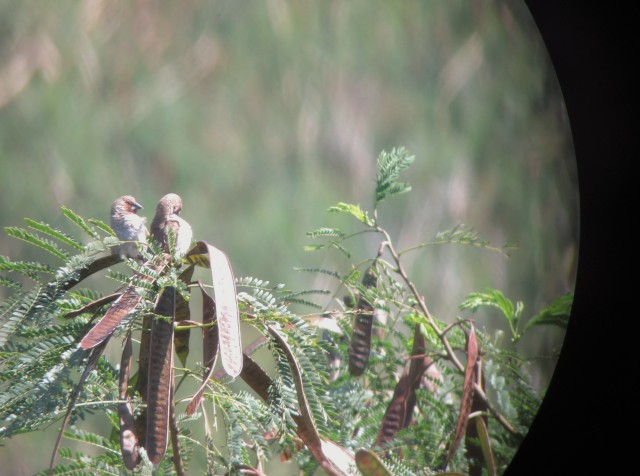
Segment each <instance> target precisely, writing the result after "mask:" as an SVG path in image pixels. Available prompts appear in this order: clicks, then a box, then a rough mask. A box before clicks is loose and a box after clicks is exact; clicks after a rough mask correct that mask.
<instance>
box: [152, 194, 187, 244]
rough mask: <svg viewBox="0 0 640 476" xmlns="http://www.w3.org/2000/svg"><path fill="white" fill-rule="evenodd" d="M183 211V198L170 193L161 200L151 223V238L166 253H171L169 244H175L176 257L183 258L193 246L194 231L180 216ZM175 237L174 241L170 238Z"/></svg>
mask: <svg viewBox="0 0 640 476" xmlns="http://www.w3.org/2000/svg"><path fill="white" fill-rule="evenodd" d="M181 211H182V198H180V195H177V194H175V193H168V194H166V195H165V196H164V197H162V198H161V199H160V201H159V202H158V205H157V207H156V214H155V216H154V217H153V221H152V222H151V236H152V237H153V239H154V240H155V241H156V242H157V243H158V244H159V245H160V246H161V248H162V250H163V251H164V252H166V253H171V250H170V249H169V243H171V242H172V240H173V243H174V250H173V251H174V253H175V255H176V256H178V257H181V256H183V255H184V254H185V253H186V252H187V251H188V250H189V247H190V246H191V239H192V238H193V231H192V229H191V225H189V223H188V222H187V221H186V220H184V219H182V218H181V217H179V216H178V214H179V213H180V212H181ZM171 236H173V239H171V238H170V237H171Z"/></svg>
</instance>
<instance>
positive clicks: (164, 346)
mask: <svg viewBox="0 0 640 476" xmlns="http://www.w3.org/2000/svg"><path fill="white" fill-rule="evenodd" d="M175 296H176V290H175V289H174V288H172V287H166V288H164V289H163V290H162V293H161V294H160V297H159V298H158V301H157V303H156V307H155V313H156V314H157V315H158V316H163V317H154V318H153V322H152V324H151V339H150V341H149V376H148V379H149V380H148V383H147V432H146V447H145V449H146V450H147V455H148V456H149V461H151V462H152V463H153V464H154V465H156V466H157V465H158V464H159V463H160V461H161V460H162V458H163V457H164V455H165V453H166V451H167V444H168V442H169V438H168V435H169V416H170V411H171V403H172V393H173V321H174V315H175V307H176V297H175Z"/></svg>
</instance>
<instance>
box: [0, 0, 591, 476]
mask: <svg viewBox="0 0 640 476" xmlns="http://www.w3.org/2000/svg"><path fill="white" fill-rule="evenodd" d="M396 146H405V147H406V148H407V149H409V151H410V152H411V153H412V154H414V155H415V156H416V162H415V164H414V165H413V166H412V167H411V168H410V169H409V171H408V172H407V173H406V174H405V175H404V177H402V179H403V180H405V181H408V182H409V183H410V184H411V185H412V186H413V191H412V192H411V193H410V194H408V195H403V196H400V197H398V198H396V199H393V200H392V201H390V202H389V203H385V204H383V206H382V209H381V222H382V224H383V225H384V226H386V228H387V229H389V230H390V231H391V233H392V236H393V237H395V239H396V242H397V244H398V247H399V248H402V247H405V246H410V245H412V244H415V243H420V242H424V241H428V240H430V239H432V238H433V237H434V235H435V233H436V232H437V231H440V230H444V229H447V228H451V227H453V226H454V225H456V224H457V223H460V222H464V223H465V224H467V225H469V226H472V227H473V228H475V229H476V230H477V231H478V232H479V233H480V235H481V237H483V238H486V239H488V240H490V241H491V242H492V243H493V244H496V245H503V244H505V243H507V242H508V243H514V244H516V245H517V247H518V249H517V250H516V251H515V252H514V253H513V254H512V257H511V258H510V259H505V258H504V257H502V256H501V255H498V254H494V253H489V252H486V251H482V250H479V249H476V248H473V249H471V248H469V249H467V248H464V247H459V246H449V247H440V248H433V249H428V250H423V251H417V252H414V253H410V254H408V255H406V260H407V262H406V264H407V268H408V271H409V273H410V274H411V275H412V277H413V278H414V280H415V281H416V283H417V284H418V285H419V287H420V289H421V290H422V291H423V293H424V294H425V296H426V299H427V302H428V304H429V306H430V308H431V310H432V311H433V312H434V314H435V315H436V316H437V317H439V318H441V319H445V320H448V319H452V318H453V317H454V316H455V315H456V314H458V313H459V311H458V310H457V305H458V304H459V303H460V302H461V300H462V299H463V298H464V297H465V296H466V295H467V294H468V293H470V292H472V291H477V290H483V289H484V288H486V287H489V286H491V287H496V288H499V289H501V290H502V291H503V292H504V293H505V294H506V295H507V296H508V297H510V298H511V299H513V300H522V301H524V303H525V305H526V308H525V316H531V315H533V313H535V312H536V311H537V310H539V308H540V307H541V306H544V305H548V304H549V303H550V302H551V300H552V299H553V298H555V297H557V296H558V295H560V294H562V293H565V292H568V291H572V290H573V287H574V280H575V268H576V256H577V247H578V226H579V220H578V211H579V210H578V187H577V178H576V164H575V158H574V152H573V145H572V141H571V135H570V127H569V123H568V119H567V115H566V111H565V108H564V104H563V100H562V95H561V91H560V88H559V86H558V83H557V80H556V77H555V74H554V71H553V68H552V66H551V64H550V61H549V58H548V56H547V53H546V50H545V47H544V44H543V42H542V40H541V38H540V36H539V34H538V32H537V29H536V26H535V23H534V22H533V19H532V18H531V16H530V14H529V12H528V10H527V8H526V5H525V4H524V3H523V2H513V1H497V0H494V1H488V0H487V1H481V0H476V1H468V0H449V1H446V2H445V1H440V2H435V1H429V2H427V1H417V0H416V1H403V2H389V1H386V0H352V1H349V2H345V1H339V0H335V1H322V2H311V1H293V0H291V1H290V0H268V1H257V0H240V1H237V0H236V1H232V0H226V1H224V0H223V1H209V2H204V1H188V2H167V1H151V0H144V1H131V2H126V1H106V0H84V1H58V2H40V1H22V2H14V1H10V0H1V1H0V205H1V206H0V225H1V226H3V227H4V226H21V225H22V219H23V218H24V217H30V218H34V219H36V220H43V221H45V222H47V223H50V224H52V225H55V226H57V227H60V228H62V229H64V230H67V231H70V232H74V233H75V232H76V230H75V229H73V228H72V227H71V226H70V225H69V224H68V222H67V221H66V219H64V217H63V216H62V214H61V212H60V206H61V205H65V206H67V207H69V208H71V209H72V210H74V211H75V212H77V213H79V214H81V215H82V216H84V217H95V218H99V219H102V220H104V221H105V222H107V221H108V218H109V217H108V213H109V208H110V206H111V203H112V201H113V200H114V199H115V198H116V197H117V196H119V195H122V194H125V193H127V194H132V195H134V196H135V197H136V198H137V199H138V201H140V202H141V203H142V204H143V205H144V206H145V209H144V210H143V211H142V213H141V214H143V215H146V216H148V217H149V220H150V219H151V217H152V215H153V211H154V208H155V204H156V202H157V200H158V199H159V198H160V197H161V196H162V195H164V194H165V193H167V192H176V193H178V194H180V195H181V196H182V197H183V200H184V210H183V213H182V216H183V217H184V218H185V219H187V220H188V221H189V222H190V223H191V224H192V226H193V228H194V234H195V238H196V239H203V240H206V241H209V242H210V243H212V244H214V245H216V246H217V247H219V248H221V249H222V250H224V251H225V252H226V253H227V254H228V255H229V257H230V259H231V262H232V264H233V267H234V270H235V273H236V275H237V276H247V275H251V276H256V277H259V278H262V279H268V280H270V281H271V282H272V283H278V282H284V283H286V284H287V285H288V286H290V287H293V288H294V289H304V288H306V287H323V286H326V285H334V284H335V283H325V282H320V281H316V279H317V278H316V277H314V276H312V275H306V274H300V273H297V272H295V271H293V268H294V267H295V266H316V265H322V266H328V267H330V266H337V267H338V268H339V269H340V270H342V271H344V270H346V269H347V266H348V263H347V262H346V261H345V260H344V259H343V258H341V257H340V256H338V255H337V254H332V253H329V254H314V253H305V252H304V251H303V249H302V248H303V246H304V245H305V244H308V243H310V240H309V239H308V238H307V237H306V236H305V232H307V231H310V230H312V229H315V228H318V227H320V226H339V227H342V228H343V229H349V227H350V226H352V225H351V224H350V222H349V221H346V220H344V219H343V218H342V217H339V216H334V215H329V214H327V213H326V209H327V208H328V207H329V206H331V205H334V204H335V203H337V202H338V201H346V202H351V203H359V204H361V205H362V207H363V208H365V209H371V206H372V202H373V196H372V193H373V191H372V190H373V188H372V187H373V180H374V177H375V164H376V161H375V159H376V157H377V155H378V154H379V152H380V151H381V150H382V149H386V150H389V149H391V148H393V147H396ZM376 247H377V244H376V242H373V241H368V240H365V239H363V240H361V241H354V243H353V249H352V251H354V254H355V256H356V259H359V258H363V257H367V256H373V255H374V253H375V250H376ZM31 252H32V250H30V249H28V247H26V246H23V244H22V243H21V242H19V241H17V240H14V239H11V238H8V237H7V236H6V235H4V234H2V235H0V254H2V255H7V256H10V257H11V258H12V259H16V260H18V259H20V260H29V259H39V258H41V256H35V255H30V254H29V253H31ZM2 292H3V290H0V293H2ZM0 297H2V294H0ZM478 322H479V325H480V326H486V327H487V328H489V329H493V328H494V327H495V326H499V325H500V323H499V321H497V320H496V319H495V317H494V316H491V315H490V314H486V315H479V316H478ZM562 338H563V335H562V333H561V332H555V331H543V330H536V331H534V332H533V333H532V336H531V338H530V339H529V340H528V341H527V342H524V343H523V344H522V346H523V349H524V351H525V352H524V353H525V354H526V355H529V356H536V357H538V356H547V355H550V354H552V353H553V352H555V351H557V350H558V349H559V348H560V346H561V343H562ZM552 370H553V366H552V365H549V364H548V363H547V364H543V363H541V364H540V366H538V367H536V368H535V369H533V371H534V377H535V379H534V384H535V385H536V386H537V388H539V389H540V390H541V391H543V390H544V388H545V387H546V385H547V383H548V380H549V378H550V376H551V373H552ZM50 433H51V432H50ZM24 441H25V442H26V441H27V439H25V440H24ZM39 441H40V443H39V444H38V446H39V447H40V448H41V450H42V451H38V455H37V458H36V457H34V456H33V455H32V454H31V452H32V450H31V449H28V448H30V446H23V445H31V443H22V441H16V442H10V443H9V446H8V447H5V448H0V467H2V468H3V471H4V473H3V474H31V473H33V472H34V471H35V470H38V469H42V468H44V467H45V465H46V462H47V461H48V454H49V451H50V448H51V447H52V443H50V441H51V439H50V438H49V437H47V438H44V437H41V438H40V440H39ZM12 448H13V449H15V451H12V450H11V449H12ZM20 451H24V452H23V453H22V454H21V453H20Z"/></svg>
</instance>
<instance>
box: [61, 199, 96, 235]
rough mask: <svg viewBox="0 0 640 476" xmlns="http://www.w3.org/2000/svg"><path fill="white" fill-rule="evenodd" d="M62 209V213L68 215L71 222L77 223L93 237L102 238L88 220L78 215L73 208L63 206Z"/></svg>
mask: <svg viewBox="0 0 640 476" xmlns="http://www.w3.org/2000/svg"><path fill="white" fill-rule="evenodd" d="M61 209H62V214H63V215H64V216H65V217H67V218H68V219H69V220H71V222H73V223H74V224H76V225H77V226H78V227H79V228H80V229H81V230H82V231H84V232H85V233H86V234H87V235H89V236H90V237H92V238H95V239H96V240H97V239H99V238H100V236H99V235H98V233H96V232H95V230H94V229H93V228H91V227H90V226H89V225H87V222H86V221H85V220H84V218H82V217H81V216H80V215H78V214H77V213H75V212H74V211H73V210H70V209H69V208H67V207H61Z"/></svg>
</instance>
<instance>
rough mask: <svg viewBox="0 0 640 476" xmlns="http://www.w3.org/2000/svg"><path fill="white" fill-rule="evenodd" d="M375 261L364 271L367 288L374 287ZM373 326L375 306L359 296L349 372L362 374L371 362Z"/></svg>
mask: <svg viewBox="0 0 640 476" xmlns="http://www.w3.org/2000/svg"><path fill="white" fill-rule="evenodd" d="M374 268H375V261H374V262H373V264H371V266H370V267H369V268H368V269H367V271H366V272H365V273H364V276H363V278H362V284H363V286H364V287H365V288H374V287H376V284H377V277H376V275H375V273H374ZM372 328H373V306H372V305H371V303H369V301H367V299H366V298H365V297H364V296H362V295H361V296H360V297H359V298H358V307H357V310H356V317H355V320H354V323H353V334H352V336H351V342H350V343H349V373H350V374H351V375H353V376H358V375H362V374H363V372H364V369H365V368H366V367H367V364H368V362H369V354H370V353H371V332H372Z"/></svg>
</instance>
